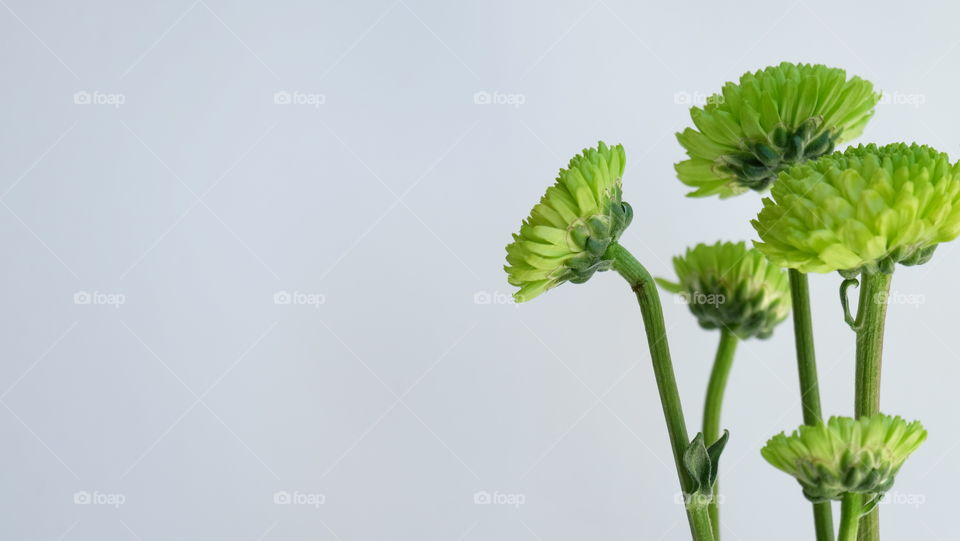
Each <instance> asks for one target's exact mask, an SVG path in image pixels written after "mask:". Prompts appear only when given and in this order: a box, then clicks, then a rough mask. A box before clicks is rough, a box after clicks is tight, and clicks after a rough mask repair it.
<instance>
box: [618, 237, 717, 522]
mask: <svg viewBox="0 0 960 541" xmlns="http://www.w3.org/2000/svg"><path fill="white" fill-rule="evenodd" d="M606 256H607V257H608V258H610V259H612V260H613V268H614V269H616V271H617V272H619V273H620V275H621V276H623V278H624V279H625V280H626V281H627V283H629V284H630V289H632V290H633V292H634V293H636V295H637V302H639V304H640V313H641V314H642V316H643V326H644V329H645V331H646V334H647V345H648V347H649V348H650V357H651V359H652V361H653V373H654V377H655V379H656V381H657V390H658V391H659V393H660V404H661V405H662V406H663V416H664V418H665V419H666V422H667V433H668V434H669V436H670V447H671V448H672V450H673V460H674V463H675V464H676V467H677V476H678V477H679V478H680V488H681V490H682V491H683V493H684V494H685V495H687V494H690V493H691V492H692V488H693V482H692V480H691V479H690V476H689V475H688V474H687V470H686V468H685V467H684V465H683V452H684V451H685V450H686V448H687V446H688V445H689V444H690V439H689V438H688V437H687V427H686V423H685V421H684V417H683V407H682V405H681V404H680V391H679V389H677V379H676V376H675V375H674V373H673V362H672V361H671V360H670V347H669V345H668V343H667V329H666V327H665V326H664V322H663V307H662V306H661V305H660V295H659V293H658V292H657V286H656V284H655V283H654V281H653V277H652V276H650V273H649V272H647V269H645V268H644V266H643V265H641V264H640V262H639V261H637V260H636V258H634V257H633V255H631V254H630V252H628V251H627V250H626V248H624V247H622V246H620V245H619V244H616V243H614V244H611V245H610V247H609V248H608V249H607V252H606ZM687 518H688V520H689V522H690V531H691V533H692V534H693V539H694V541H713V529H712V527H711V526H710V515H709V512H708V511H707V509H706V507H703V506H692V505H691V506H687Z"/></svg>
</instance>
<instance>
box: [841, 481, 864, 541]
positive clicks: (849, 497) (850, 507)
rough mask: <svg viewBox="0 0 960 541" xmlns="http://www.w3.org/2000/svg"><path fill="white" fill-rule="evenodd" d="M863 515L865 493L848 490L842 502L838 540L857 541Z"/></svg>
mask: <svg viewBox="0 0 960 541" xmlns="http://www.w3.org/2000/svg"><path fill="white" fill-rule="evenodd" d="M861 515H863V494H856V493H854V492H848V493H846V494H844V495H843V502H842V503H841V504H840V531H839V532H837V541H856V539H857V529H858V528H859V526H860V517H861Z"/></svg>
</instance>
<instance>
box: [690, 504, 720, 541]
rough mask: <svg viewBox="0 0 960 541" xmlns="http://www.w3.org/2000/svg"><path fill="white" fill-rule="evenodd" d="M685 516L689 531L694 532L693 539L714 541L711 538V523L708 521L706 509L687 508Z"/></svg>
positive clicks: (700, 507)
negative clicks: (687, 518)
mask: <svg viewBox="0 0 960 541" xmlns="http://www.w3.org/2000/svg"><path fill="white" fill-rule="evenodd" d="M687 516H688V517H689V518H690V529H691V530H692V531H693V532H694V534H693V538H694V539H697V540H700V541H708V540H709V541H715V540H714V538H713V527H712V526H711V524H712V521H711V519H710V511H709V510H708V509H707V508H706V507H704V506H692V507H688V508H687ZM698 532H699V533H698Z"/></svg>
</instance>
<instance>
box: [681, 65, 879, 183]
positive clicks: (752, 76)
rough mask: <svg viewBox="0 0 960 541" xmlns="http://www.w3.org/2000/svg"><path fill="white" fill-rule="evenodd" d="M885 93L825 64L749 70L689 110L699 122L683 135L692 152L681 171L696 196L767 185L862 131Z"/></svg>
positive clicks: (692, 116) (689, 152)
mask: <svg viewBox="0 0 960 541" xmlns="http://www.w3.org/2000/svg"><path fill="white" fill-rule="evenodd" d="M879 99H880V95H879V94H877V93H875V92H874V91H873V84H872V83H870V82H868V81H865V80H863V79H860V78H859V77H851V78H850V79H847V74H846V72H845V71H843V70H842V69H837V68H828V67H826V66H823V65H819V64H817V65H811V64H791V63H788V62H783V63H781V64H780V65H779V66H771V67H768V68H766V69H762V70H760V71H757V72H755V73H745V74H744V75H743V76H741V77H740V82H739V83H732V82H731V83H727V84H726V85H724V87H723V90H722V93H721V94H717V95H714V96H712V97H711V98H709V99H708V100H707V104H706V105H705V106H704V107H702V108H701V107H693V108H691V109H690V116H691V118H692V119H693V123H694V124H695V125H696V129H693V128H687V129H686V130H684V131H683V133H678V134H677V139H678V140H679V141H680V144H681V145H683V147H684V148H685V149H686V151H687V155H688V156H689V157H690V158H689V159H688V160H685V161H682V162H680V163H678V164H677V165H676V170H677V175H678V176H679V177H680V181H681V182H683V183H684V184H686V185H688V186H692V187H694V188H696V189H695V190H694V191H693V192H690V194H689V195H690V196H691V197H704V196H708V195H719V196H720V197H722V198H725V197H730V196H732V195H737V194H740V193H743V192H745V191H747V190H748V189H752V190H757V191H762V190H765V189H767V187H768V186H770V184H771V183H772V182H773V181H774V180H775V179H776V177H777V173H779V172H780V171H782V170H783V169H785V168H787V167H789V166H790V165H792V164H796V163H802V162H804V161H806V160H810V159H813V158H816V157H818V156H822V155H824V154H829V153H830V152H833V149H834V146H835V145H837V144H839V143H842V142H845V141H849V140H851V139H853V138H855V137H857V136H859V135H860V133H861V132H863V128H864V126H865V125H866V124H867V121H868V120H870V117H871V116H872V115H873V108H874V106H875V105H876V104H877V102H878V101H879Z"/></svg>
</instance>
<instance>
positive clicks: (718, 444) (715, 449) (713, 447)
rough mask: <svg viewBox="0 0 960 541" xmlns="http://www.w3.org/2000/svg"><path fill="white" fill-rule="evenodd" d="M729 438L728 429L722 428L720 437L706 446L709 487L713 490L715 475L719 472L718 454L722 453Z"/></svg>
mask: <svg viewBox="0 0 960 541" xmlns="http://www.w3.org/2000/svg"><path fill="white" fill-rule="evenodd" d="M729 439H730V431H729V430H724V431H723V435H722V436H720V439H718V440H717V441H715V442H713V443H712V444H710V447H707V454H708V455H710V472H711V476H710V489H711V490H713V485H714V484H715V483H716V482H717V475H719V474H720V454H721V453H723V449H724V448H725V447H726V446H727V441H728V440H729Z"/></svg>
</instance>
